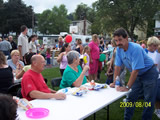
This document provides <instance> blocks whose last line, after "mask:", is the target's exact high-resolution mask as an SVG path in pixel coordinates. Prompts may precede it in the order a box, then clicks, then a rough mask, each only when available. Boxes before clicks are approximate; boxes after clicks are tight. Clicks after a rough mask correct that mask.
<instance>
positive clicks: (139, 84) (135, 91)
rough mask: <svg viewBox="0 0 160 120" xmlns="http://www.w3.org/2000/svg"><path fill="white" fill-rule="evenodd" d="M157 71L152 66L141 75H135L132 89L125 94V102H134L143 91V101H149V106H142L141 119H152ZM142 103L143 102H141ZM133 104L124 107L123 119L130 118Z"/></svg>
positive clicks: (128, 119) (127, 119)
mask: <svg viewBox="0 0 160 120" xmlns="http://www.w3.org/2000/svg"><path fill="white" fill-rule="evenodd" d="M157 79H158V71H157V69H156V67H152V68H151V69H149V70H148V71H147V72H145V73H144V74H143V75H139V76H137V78H136V80H135V82H134V84H133V85H132V91H131V92H130V93H129V95H128V96H127V102H132V104H135V102H136V101H137V100H138V97H139V94H140V91H143V96H144V102H147V103H151V106H150V107H144V110H143V115H142V120H152V113H153V109H154V103H155V98H156V94H157ZM142 104H143V103H142ZM134 109H135V106H133V107H126V108H125V113H124V119H125V120H131V118H132V115H133V112H134Z"/></svg>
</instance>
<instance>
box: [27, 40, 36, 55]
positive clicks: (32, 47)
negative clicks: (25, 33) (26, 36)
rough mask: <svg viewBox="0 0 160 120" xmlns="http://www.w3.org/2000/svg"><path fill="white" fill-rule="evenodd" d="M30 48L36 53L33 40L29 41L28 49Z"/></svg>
mask: <svg viewBox="0 0 160 120" xmlns="http://www.w3.org/2000/svg"><path fill="white" fill-rule="evenodd" d="M30 49H31V51H32V52H33V53H37V49H36V45H35V42H32V41H30V43H29V50H30Z"/></svg>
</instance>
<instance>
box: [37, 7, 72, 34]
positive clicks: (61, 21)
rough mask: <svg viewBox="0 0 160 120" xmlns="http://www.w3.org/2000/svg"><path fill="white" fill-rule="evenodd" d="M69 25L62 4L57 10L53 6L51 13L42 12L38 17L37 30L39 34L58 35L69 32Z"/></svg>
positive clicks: (48, 11) (47, 11)
mask: <svg viewBox="0 0 160 120" xmlns="http://www.w3.org/2000/svg"><path fill="white" fill-rule="evenodd" d="M69 23H70V21H69V20H68V19H67V9H66V8H65V5H63V4H62V5H60V6H59V8H58V7H56V6H54V7H53V8H52V11H50V10H46V11H44V12H43V13H42V14H41V15H40V17H39V23H38V28H39V30H40V32H41V33H45V34H59V33H60V32H63V31H66V32H68V31H69Z"/></svg>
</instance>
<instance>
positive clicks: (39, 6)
mask: <svg viewBox="0 0 160 120" xmlns="http://www.w3.org/2000/svg"><path fill="white" fill-rule="evenodd" d="M4 1H7V0H4ZM22 1H23V2H24V3H25V4H26V5H27V6H29V5H31V6H33V9H34V12H35V13H42V12H43V11H44V10H46V9H52V8H53V6H57V7H59V5H61V4H64V5H65V6H66V9H67V10H68V13H71V12H74V11H75V9H76V8H77V5H79V4H80V3H84V4H87V5H88V6H89V7H91V5H92V3H93V2H95V1H97V0H22Z"/></svg>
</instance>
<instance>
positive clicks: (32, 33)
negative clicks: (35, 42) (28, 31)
mask: <svg viewBox="0 0 160 120" xmlns="http://www.w3.org/2000/svg"><path fill="white" fill-rule="evenodd" d="M33 33H34V9H33V11H32V35H33Z"/></svg>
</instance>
